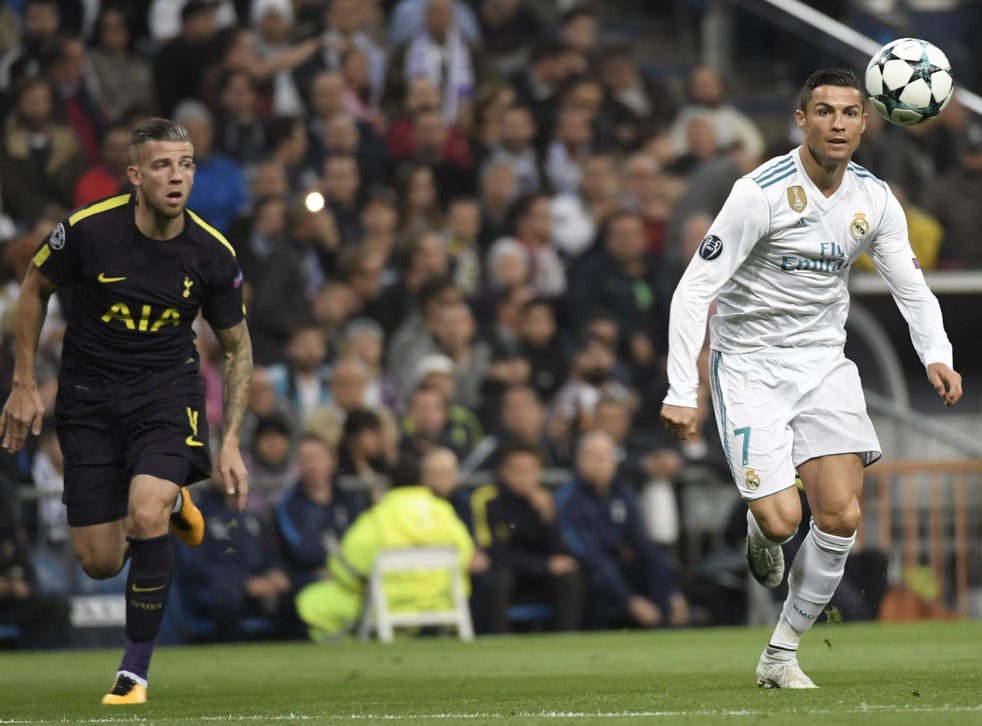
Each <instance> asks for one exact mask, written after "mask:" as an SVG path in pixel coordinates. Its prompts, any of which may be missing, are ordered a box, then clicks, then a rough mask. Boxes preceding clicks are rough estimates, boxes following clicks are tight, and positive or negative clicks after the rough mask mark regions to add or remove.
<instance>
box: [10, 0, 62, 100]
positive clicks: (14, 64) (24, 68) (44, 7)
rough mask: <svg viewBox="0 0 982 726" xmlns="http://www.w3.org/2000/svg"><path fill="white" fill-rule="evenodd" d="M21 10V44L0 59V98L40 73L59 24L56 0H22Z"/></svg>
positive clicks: (59, 27) (56, 36)
mask: <svg viewBox="0 0 982 726" xmlns="http://www.w3.org/2000/svg"><path fill="white" fill-rule="evenodd" d="M22 11H23V19H24V25H23V29H22V31H21V38H20V43H19V44H18V45H16V46H14V47H13V48H11V49H10V50H8V51H7V52H6V53H5V54H4V56H3V58H0V99H2V98H3V97H4V96H7V95H8V94H10V93H12V92H16V89H17V87H18V85H19V84H20V82H21V81H22V80H26V79H28V78H36V77H37V76H39V75H41V71H42V69H43V63H44V58H45V56H46V55H47V54H48V53H50V52H51V51H52V50H53V49H54V47H55V44H56V43H57V42H58V32H59V30H61V27H62V23H61V13H60V11H59V4H58V0H25V1H24V3H23V8H22ZM3 108H4V110H6V104H4V107H3Z"/></svg>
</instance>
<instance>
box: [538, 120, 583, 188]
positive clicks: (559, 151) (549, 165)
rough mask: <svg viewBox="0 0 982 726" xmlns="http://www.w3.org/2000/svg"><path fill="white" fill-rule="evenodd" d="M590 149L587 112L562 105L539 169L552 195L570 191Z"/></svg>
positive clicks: (581, 171) (580, 178) (576, 185)
mask: <svg viewBox="0 0 982 726" xmlns="http://www.w3.org/2000/svg"><path fill="white" fill-rule="evenodd" d="M592 150H593V128H592V126H591V125H590V116H589V114H588V113H587V112H586V111H585V110H583V109H579V108H575V107H572V106H564V107H563V108H562V110H561V111H560V112H559V116H558V118H557V119H556V126H555V128H554V129H553V132H552V137H551V141H550V142H549V145H548V146H547V147H546V151H545V155H544V161H543V165H542V166H543V170H544V172H545V175H546V180H547V181H548V183H549V187H550V189H551V190H552V192H553V193H555V194H574V193H576V192H577V191H578V190H579V188H580V184H581V182H582V179H583V166H584V165H585V163H586V160H587V159H588V158H589V157H590V153H591V152H592Z"/></svg>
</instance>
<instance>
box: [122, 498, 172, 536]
mask: <svg viewBox="0 0 982 726" xmlns="http://www.w3.org/2000/svg"><path fill="white" fill-rule="evenodd" d="M128 518H129V535H130V536H131V537H136V538H138V539H149V538H151V537H157V536H159V535H161V534H163V533H165V532H166V531H167V513H166V512H165V511H164V510H161V509H159V508H158V507H153V506H140V507H130V511H129V515H128Z"/></svg>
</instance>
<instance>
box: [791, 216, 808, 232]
mask: <svg viewBox="0 0 982 726" xmlns="http://www.w3.org/2000/svg"><path fill="white" fill-rule="evenodd" d="M807 226H808V222H806V221H805V218H804V217H799V218H798V221H797V222H795V223H794V224H792V225H791V229H801V228H802V227H807Z"/></svg>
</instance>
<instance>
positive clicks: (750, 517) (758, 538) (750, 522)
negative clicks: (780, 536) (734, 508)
mask: <svg viewBox="0 0 982 726" xmlns="http://www.w3.org/2000/svg"><path fill="white" fill-rule="evenodd" d="M791 537H794V535H791ZM791 537H788V539H785V540H781V541H780V542H775V541H774V540H772V539H770V538H769V537H768V536H767V535H766V534H764V531H763V530H762V529H761V528H760V525H759V524H757V518H756V517H755V516H754V513H753V512H751V511H750V510H749V509H748V510H747V539H749V540H751V541H752V542H757V543H759V544H762V545H764V546H765V547H780V546H781V545H783V544H784V543H785V542H787V541H788V540H789V539H791Z"/></svg>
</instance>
